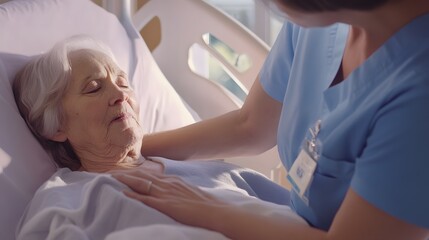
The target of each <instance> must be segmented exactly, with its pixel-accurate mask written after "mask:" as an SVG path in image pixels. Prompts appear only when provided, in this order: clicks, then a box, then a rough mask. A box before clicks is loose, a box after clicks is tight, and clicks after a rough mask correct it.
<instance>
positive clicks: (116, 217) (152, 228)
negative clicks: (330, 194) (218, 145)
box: [17, 159, 300, 240]
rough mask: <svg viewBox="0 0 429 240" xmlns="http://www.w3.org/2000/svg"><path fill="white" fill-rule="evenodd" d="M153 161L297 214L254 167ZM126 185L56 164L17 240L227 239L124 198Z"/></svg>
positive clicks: (219, 191)
mask: <svg viewBox="0 0 429 240" xmlns="http://www.w3.org/2000/svg"><path fill="white" fill-rule="evenodd" d="M157 161H161V162H162V163H163V164H164V166H165V173H166V174H174V175H178V176H180V177H181V178H183V179H184V180H185V181H187V182H189V183H192V184H195V185H198V186H199V187H200V188H202V189H204V190H205V191H208V192H210V193H212V194H214V195H216V196H218V197H220V198H223V199H225V200H227V201H234V203H236V204H243V205H245V206H246V207H249V210H252V211H258V209H259V211H264V212H266V213H268V214H272V215H273V216H274V215H276V214H279V213H282V214H291V216H293V217H296V218H297V219H299V217H298V216H296V215H295V214H294V213H293V212H292V211H291V210H290V208H289V207H288V206H287V205H280V204H286V203H288V201H289V199H288V192H287V191H286V190H284V189H283V188H281V187H280V186H278V185H276V184H275V183H273V182H271V181H270V180H269V179H267V178H266V177H264V176H263V175H261V174H259V173H257V172H255V171H252V170H250V169H243V168H240V167H237V166H235V165H232V164H228V163H224V162H221V161H187V162H178V161H171V160H166V159H158V160H157ZM126 188H127V187H126V186H125V185H123V184H122V183H120V182H118V181H117V180H115V179H114V178H112V177H111V176H110V175H108V174H96V173H88V172H72V171H70V170H69V169H66V168H63V169H59V170H58V171H57V172H56V173H55V174H54V175H53V176H52V177H51V178H50V179H49V180H48V181H47V182H46V183H45V184H44V185H42V186H41V187H40V188H39V190H38V191H37V192H36V194H35V196H34V198H33V200H32V201H31V202H30V204H29V206H28V207H27V209H26V211H25V214H24V215H23V217H22V219H21V222H20V224H19V226H18V228H17V239H35V240H36V239H226V238H225V237H224V236H223V235H222V234H220V233H216V232H213V231H209V230H206V229H201V228H195V227H189V226H185V225H183V224H181V223H178V222H176V221H175V220H173V219H172V218H170V217H169V216H167V215H165V214H163V213H161V212H159V211H157V210H155V209H152V208H150V207H147V206H146V205H144V204H142V203H141V202H139V201H136V200H133V199H130V198H128V197H126V196H125V195H124V194H123V193H122V190H124V189H126ZM258 198H260V199H264V200H266V201H270V202H266V201H261V200H259V199H258ZM299 220H300V219H299Z"/></svg>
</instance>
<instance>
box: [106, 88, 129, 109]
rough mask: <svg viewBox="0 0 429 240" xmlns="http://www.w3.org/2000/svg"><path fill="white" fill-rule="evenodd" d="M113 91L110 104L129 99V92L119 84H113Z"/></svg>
mask: <svg viewBox="0 0 429 240" xmlns="http://www.w3.org/2000/svg"><path fill="white" fill-rule="evenodd" d="M111 91H112V95H111V98H110V100H109V104H110V105H112V106H113V105H116V104H118V103H122V102H124V101H127V100H128V98H129V95H128V92H127V91H126V90H125V89H122V88H121V87H119V86H113V87H112V90H111Z"/></svg>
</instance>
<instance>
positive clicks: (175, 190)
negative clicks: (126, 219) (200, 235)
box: [112, 170, 227, 230]
mask: <svg viewBox="0 0 429 240" xmlns="http://www.w3.org/2000/svg"><path fill="white" fill-rule="evenodd" d="M112 176H113V177H114V178H116V179H117V180H118V181H120V182H122V183H124V184H125V185H127V186H129V187H130V188H131V189H132V190H133V191H129V190H128V191H124V194H125V195H127V196H128V197H131V198H134V199H136V200H138V201H141V202H143V203H144V204H146V205H148V206H150V207H152V208H155V209H157V210H159V211H160V212H163V213H164V214H166V215H169V216H170V217H172V218H174V219H175V220H177V221H179V222H181V223H184V224H187V225H191V226H197V227H203V228H207V229H211V230H215V229H214V224H216V222H215V221H216V217H214V216H215V215H216V213H217V212H218V211H221V210H222V209H223V210H224V209H225V207H226V206H227V204H226V203H225V202H223V201H221V200H219V199H217V198H215V197H214V196H212V195H210V194H208V193H207V192H204V191H202V190H201V189H199V188H197V187H195V186H191V185H189V184H187V183H185V182H184V181H183V180H182V179H180V178H179V177H176V176H169V175H163V174H153V173H152V174H148V173H146V172H143V171H139V170H136V171H129V172H126V173H121V172H117V173H112Z"/></svg>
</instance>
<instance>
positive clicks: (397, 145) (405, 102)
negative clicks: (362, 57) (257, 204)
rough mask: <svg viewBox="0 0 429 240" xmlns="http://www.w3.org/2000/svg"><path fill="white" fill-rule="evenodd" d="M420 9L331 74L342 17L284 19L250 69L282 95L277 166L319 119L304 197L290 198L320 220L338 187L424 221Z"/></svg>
mask: <svg viewBox="0 0 429 240" xmlns="http://www.w3.org/2000/svg"><path fill="white" fill-rule="evenodd" d="M428 29H429V15H424V16H421V17H418V18H416V19H415V20H413V21H412V22H411V23H409V24H408V25H407V26H405V27H404V28H402V29H401V30H400V31H398V32H397V33H396V34H395V35H394V36H393V37H391V38H390V39H389V40H388V41H387V42H386V43H385V44H384V45H383V46H382V47H380V48H379V49H378V50H377V51H376V52H375V53H374V54H373V55H371V56H370V57H369V58H368V59H367V60H366V61H365V62H364V63H363V64H362V65H361V66H360V67H359V68H357V69H356V70H355V71H354V72H352V73H351V74H350V75H349V76H348V77H347V78H346V79H345V80H344V81H342V82H341V83H339V84H337V85H335V86H333V87H329V86H330V85H331V83H332V81H333V79H334V78H335V75H336V74H337V72H338V69H339V67H340V64H341V60H342V56H343V52H344V48H345V43H346V40H347V35H348V30H349V26H348V25H343V24H336V25H332V26H329V27H326V28H313V29H304V28H300V27H298V26H296V25H293V24H291V23H285V25H284V26H283V29H282V31H281V32H280V34H279V36H278V39H277V41H276V43H275V45H274V46H273V48H272V51H271V52H270V54H269V56H268V58H267V60H266V62H265V64H264V67H263V69H262V71H261V73H260V82H261V84H262V86H263V88H264V89H265V91H266V92H267V93H268V94H269V95H270V96H271V97H273V98H274V99H276V100H278V101H280V102H282V103H283V110H282V114H281V119H280V123H279V128H278V148H279V153H280V157H281V159H282V161H283V163H284V165H285V166H286V168H287V169H290V167H291V166H292V164H293V162H294V160H295V159H296V157H297V156H298V154H299V152H300V151H301V147H302V145H303V142H304V141H305V140H309V139H310V138H311V134H310V133H309V128H311V127H313V126H314V124H315V123H316V122H317V121H318V120H321V130H320V133H319V135H318V136H317V148H318V149H319V154H320V157H319V159H318V161H317V168H316V170H315V173H314V175H313V181H312V182H311V185H310V186H309V189H308V191H307V192H306V194H305V197H306V198H308V202H307V203H305V201H303V200H302V199H301V198H300V197H299V196H298V195H297V194H296V193H295V192H292V196H291V206H292V207H293V208H294V209H295V211H296V212H297V213H298V214H299V215H301V216H302V217H304V218H305V219H306V220H307V221H308V222H309V223H310V224H311V225H312V226H315V227H317V228H320V229H325V230H328V229H329V227H330V225H331V223H332V220H333V218H334V216H335V214H336V212H337V211H338V209H339V207H340V205H341V203H342V201H343V199H344V197H345V194H346V192H347V190H348V189H349V188H350V187H351V188H352V189H353V190H354V191H356V192H357V193H358V194H359V195H360V196H361V197H363V198H364V199H366V200H367V201H368V202H370V203H371V204H373V205H374V206H376V207H377V208H379V209H382V210H384V211H385V212H387V213H389V214H391V215H393V216H395V217H397V218H399V219H402V220H404V221H407V222H409V223H411V224H416V225H418V226H421V227H425V228H429V190H428V185H429V140H428V139H429V31H428Z"/></svg>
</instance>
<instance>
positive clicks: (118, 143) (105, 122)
mask: <svg viewBox="0 0 429 240" xmlns="http://www.w3.org/2000/svg"><path fill="white" fill-rule="evenodd" d="M69 58H70V62H71V66H72V73H71V79H70V85H69V87H68V89H67V91H66V94H65V96H64V97H63V102H62V106H63V111H64V116H65V121H64V123H63V127H62V129H61V131H62V132H63V133H64V135H65V136H66V138H67V139H68V140H69V142H70V143H71V145H72V146H73V149H74V150H75V151H76V153H77V154H78V156H79V157H80V158H81V160H82V165H83V166H85V162H84V161H85V160H86V159H91V161H95V162H92V164H93V165H96V164H97V161H101V162H103V164H108V161H112V162H111V164H112V165H115V164H117V163H115V162H114V161H115V159H116V160H117V159H124V158H126V157H132V158H136V156H137V157H138V156H139V154H140V147H141V141H142V137H143V132H142V128H141V127H140V125H139V122H138V104H137V102H136V100H135V97H134V93H133V90H132V89H131V87H130V85H129V82H128V79H127V76H126V74H125V73H124V72H123V71H122V70H121V69H120V68H119V67H118V66H117V65H116V64H115V63H114V62H113V61H112V59H110V58H109V57H108V56H107V55H105V54H103V53H101V52H97V51H93V50H77V51H74V52H72V53H70V54H69Z"/></svg>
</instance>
